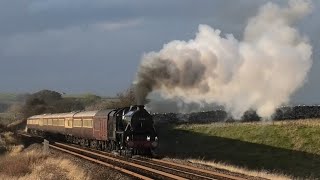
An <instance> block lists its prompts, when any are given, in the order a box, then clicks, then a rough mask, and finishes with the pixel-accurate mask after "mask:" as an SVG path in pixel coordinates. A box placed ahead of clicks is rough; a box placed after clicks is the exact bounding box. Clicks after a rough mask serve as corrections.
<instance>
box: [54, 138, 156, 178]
mask: <svg viewBox="0 0 320 180" xmlns="http://www.w3.org/2000/svg"><path fill="white" fill-rule="evenodd" d="M49 146H50V147H52V148H54V149H57V150H60V151H63V152H66V153H68V154H72V155H74V156H78V157H81V158H83V159H86V160H89V161H92V162H95V163H98V164H101V165H104V166H106V167H109V168H112V169H115V170H118V171H120V172H123V173H125V174H128V175H131V176H134V177H137V178H139V179H143V180H152V179H151V178H149V177H146V176H143V175H141V174H138V173H135V172H132V171H129V170H126V169H123V168H121V167H119V166H115V165H112V164H109V163H106V162H103V161H100V160H97V159H94V158H90V157H87V156H84V155H82V154H79V153H75V152H73V151H69V150H66V149H63V148H60V147H57V146H54V145H51V144H49Z"/></svg>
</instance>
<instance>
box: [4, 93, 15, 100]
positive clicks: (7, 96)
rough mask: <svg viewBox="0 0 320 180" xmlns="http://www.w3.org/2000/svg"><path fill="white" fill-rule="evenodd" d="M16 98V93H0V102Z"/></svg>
mask: <svg viewBox="0 0 320 180" xmlns="http://www.w3.org/2000/svg"><path fill="white" fill-rule="evenodd" d="M16 100H17V94H14V93H0V102H14V101H16Z"/></svg>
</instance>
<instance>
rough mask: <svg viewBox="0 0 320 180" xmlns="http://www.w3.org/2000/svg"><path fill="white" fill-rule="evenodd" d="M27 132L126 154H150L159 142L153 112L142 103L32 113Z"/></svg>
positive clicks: (28, 120)
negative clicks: (117, 106) (82, 109)
mask: <svg viewBox="0 0 320 180" xmlns="http://www.w3.org/2000/svg"><path fill="white" fill-rule="evenodd" d="M27 132H28V133H29V134H31V135H37V136H42V137H45V138H49V139H50V138H53V137H54V138H55V139H63V140H65V141H67V142H70V143H74V144H80V145H81V146H87V147H90V148H94V149H100V150H106V151H113V150H116V151H119V152H120V153H125V154H128V153H129V155H135V154H150V153H152V152H153V151H154V150H155V149H156V148H157V146H158V136H157V133H156V131H155V128H154V122H153V119H152V116H151V115H150V114H149V113H148V112H147V111H146V110H145V109H144V106H143V105H139V106H138V105H136V106H130V107H124V108H119V109H109V110H101V111H81V112H70V113H59V114H43V115H35V116H31V117H29V118H28V119H27Z"/></svg>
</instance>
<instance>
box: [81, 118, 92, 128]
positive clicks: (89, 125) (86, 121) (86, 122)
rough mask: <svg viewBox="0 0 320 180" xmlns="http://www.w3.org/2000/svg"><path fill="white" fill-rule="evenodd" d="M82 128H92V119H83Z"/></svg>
mask: <svg viewBox="0 0 320 180" xmlns="http://www.w3.org/2000/svg"><path fill="white" fill-rule="evenodd" d="M83 127H87V128H92V119H83Z"/></svg>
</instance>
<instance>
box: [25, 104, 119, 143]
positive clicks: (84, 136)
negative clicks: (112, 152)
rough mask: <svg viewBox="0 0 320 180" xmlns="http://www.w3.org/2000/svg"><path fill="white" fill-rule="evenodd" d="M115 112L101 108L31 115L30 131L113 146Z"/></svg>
mask: <svg viewBox="0 0 320 180" xmlns="http://www.w3.org/2000/svg"><path fill="white" fill-rule="evenodd" d="M114 112H115V111H114V110H101V111H82V112H71V113H59V114H44V115H36V116H31V117H29V118H28V120H27V127H28V132H30V133H32V134H37V135H47V136H59V135H63V136H65V137H66V140H67V141H70V142H73V143H80V144H81V145H88V146H89V145H90V146H92V147H96V146H104V147H106V146H107V145H108V143H111V144H110V145H111V146H112V145H114V143H115V142H113V141H114V139H115V133H114V130H113V127H114V126H115V125H114V123H115V121H113V116H112V115H113V113H114ZM108 115H109V116H108ZM108 117H109V120H108Z"/></svg>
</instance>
